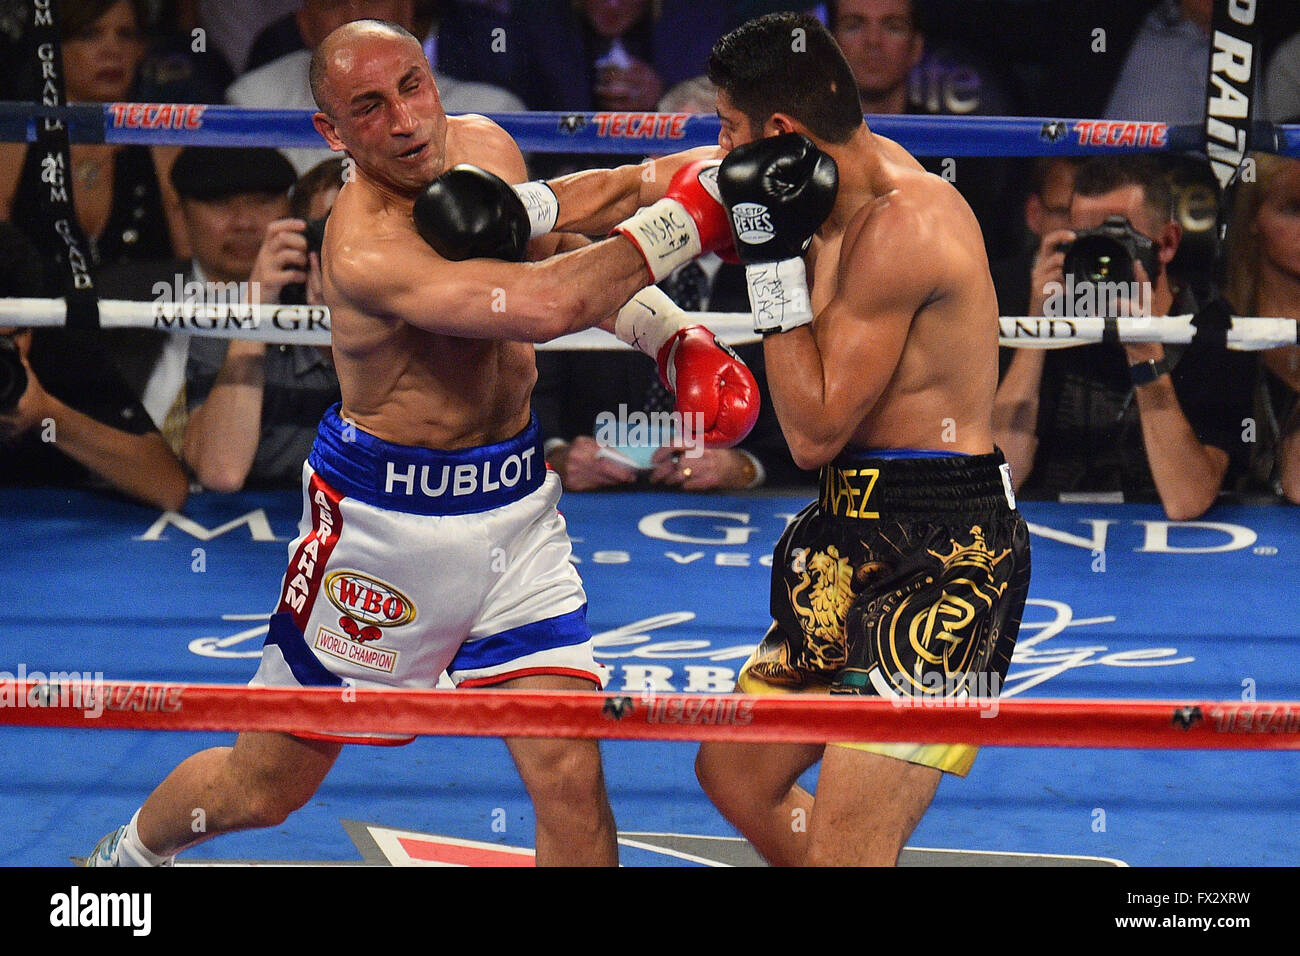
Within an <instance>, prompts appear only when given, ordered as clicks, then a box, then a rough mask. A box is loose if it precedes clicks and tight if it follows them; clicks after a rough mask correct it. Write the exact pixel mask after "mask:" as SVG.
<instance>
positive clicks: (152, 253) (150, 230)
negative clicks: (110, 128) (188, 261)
mask: <svg viewBox="0 0 1300 956" xmlns="http://www.w3.org/2000/svg"><path fill="white" fill-rule="evenodd" d="M142 20H143V15H142V7H141V5H140V0H66V2H61V3H60V4H59V28H60V31H61V45H62V50H63V71H64V79H65V84H66V90H67V98H68V101H69V102H70V103H107V102H112V101H117V100H126V99H129V98H130V97H129V95H128V94H129V92H130V90H131V89H132V86H133V84H134V83H135V81H136V77H137V74H138V72H139V68H140V63H141V61H142V60H143V58H144V55H145V44H144V42H143V40H142V38H141V30H140V24H141V22H142ZM175 155H176V150H175V149H172V148H169V147H149V146H139V145H136V146H124V145H121V144H109V143H103V144H91V143H82V144H74V145H73V146H72V147H71V149H70V156H71V160H72V169H71V170H70V171H68V175H67V179H68V181H70V182H71V184H72V199H73V201H74V203H75V204H76V209H77V219H78V221H79V222H80V224H81V227H82V229H83V230H84V232H85V234H86V237H87V238H88V239H89V244H90V254H91V260H92V265H93V266H100V265H105V264H108V263H113V262H118V261H122V260H142V259H144V260H147V259H162V258H166V257H168V256H171V255H174V254H176V253H177V252H179V253H181V254H184V252H185V251H187V248H186V244H185V238H184V229H183V226H182V225H181V222H180V219H179V211H178V206H177V203H176V198H175V194H174V193H172V192H171V191H170V187H169V186H168V185H167V171H168V170H169V169H170V166H171V163H172V161H174V159H175ZM40 161H41V156H40V155H39V153H38V151H37V149H36V148H35V147H34V146H28V145H27V144H26V143H3V144H0V220H9V221H11V222H13V223H14V224H16V225H17V226H18V227H19V228H20V229H22V230H23V232H25V233H26V234H27V236H28V237H29V238H30V239H31V240H32V241H33V242H34V243H35V244H36V247H37V249H38V250H39V251H40V253H41V258H42V260H43V261H44V262H45V263H46V266H47V275H46V279H45V285H44V288H45V291H46V294H57V293H58V292H60V291H61V287H62V281H61V277H62V275H63V273H64V272H65V271H66V266H65V265H64V263H65V261H66V256H67V254H66V245H65V243H64V242H63V239H62V238H61V237H60V236H59V235H57V234H56V233H55V231H54V229H53V228H52V226H51V225H48V224H46V223H44V220H43V216H42V213H41V208H40V199H39V196H40V187H41V169H40Z"/></svg>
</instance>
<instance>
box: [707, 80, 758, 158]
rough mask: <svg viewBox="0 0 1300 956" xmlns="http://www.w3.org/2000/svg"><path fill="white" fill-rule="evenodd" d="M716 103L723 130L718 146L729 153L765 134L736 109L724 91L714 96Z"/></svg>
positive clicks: (720, 132) (719, 132)
mask: <svg viewBox="0 0 1300 956" xmlns="http://www.w3.org/2000/svg"><path fill="white" fill-rule="evenodd" d="M714 103H715V105H716V106H717V111H718V119H719V120H720V121H721V122H722V129H720V130H719V131H718V145H719V146H721V147H722V148H723V149H725V150H726V151H727V152H731V151H732V150H733V149H735V148H736V147H737V146H744V145H745V144H746V143H752V142H753V141H754V140H756V139H758V138H759V137H760V136H761V135H762V134H763V131H762V130H761V129H756V128H755V127H754V124H753V122H752V121H751V120H750V118H749V117H748V116H746V115H745V114H744V113H742V112H741V111H740V110H738V109H736V107H735V106H734V105H733V104H732V102H731V100H730V99H729V98H728V97H727V94H726V93H725V92H724V91H723V90H718V92H717V94H716V95H715V96H714Z"/></svg>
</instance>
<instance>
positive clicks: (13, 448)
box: [0, 329, 156, 487]
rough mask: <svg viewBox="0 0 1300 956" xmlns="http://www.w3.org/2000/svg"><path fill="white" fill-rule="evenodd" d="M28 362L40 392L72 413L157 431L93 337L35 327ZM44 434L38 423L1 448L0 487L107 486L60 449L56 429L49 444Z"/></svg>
mask: <svg viewBox="0 0 1300 956" xmlns="http://www.w3.org/2000/svg"><path fill="white" fill-rule="evenodd" d="M27 361H28V363H29V364H30V365H31V367H32V371H33V372H34V373H35V374H36V377H37V378H38V379H39V380H40V382H41V385H42V386H43V387H44V388H45V391H47V392H48V393H49V394H50V395H52V396H53V397H54V398H57V399H58V400H59V401H61V402H63V403H64V404H65V405H67V406H68V407H70V408H72V409H74V410H75V411H78V412H81V413H82V414H84V415H87V416H89V417H90V418H93V419H94V420H95V421H97V422H100V423H102V424H104V425H107V426H109V427H110V428H115V429H117V430H118V431H122V432H126V433H127V434H130V435H145V434H148V433H149V432H152V431H156V429H155V428H154V424H153V422H152V421H151V420H150V418H149V413H148V412H146V411H145V410H144V406H142V405H141V404H140V402H139V401H138V400H137V399H136V397H135V396H134V395H133V394H132V393H131V390H130V389H129V388H128V387H127V385H126V383H125V382H123V381H122V378H121V376H120V375H119V374H118V372H117V369H116V367H115V366H114V365H113V362H112V360H111V359H110V358H109V356H108V353H107V351H106V350H105V349H104V346H103V345H102V343H100V342H99V341H98V340H97V337H96V336H95V335H93V334H91V333H80V332H69V331H66V330H63V329H37V330H36V331H34V332H33V333H32V345H31V350H30V351H29V352H28V356H27ZM45 432H47V429H46V428H45V427H43V426H42V425H41V424H39V423H38V424H37V425H36V427H35V428H33V429H31V430H30V431H28V432H27V433H26V434H24V435H21V436H19V438H18V439H17V441H16V442H15V443H14V444H12V445H9V444H6V445H0V485H5V486H14V485H21V486H28V487H31V486H41V485H51V486H93V487H107V485H106V484H105V483H104V482H103V481H102V479H100V478H99V477H98V476H96V475H95V474H93V473H92V472H91V471H90V470H89V469H87V468H86V467H84V466H83V465H81V464H80V463H79V462H77V461H74V460H73V459H72V458H69V457H68V456H67V455H65V454H64V453H63V452H62V451H60V450H59V444H58V432H57V430H56V431H55V432H54V434H53V436H52V437H53V439H54V440H53V441H47V440H43V433H45ZM44 437H49V436H44Z"/></svg>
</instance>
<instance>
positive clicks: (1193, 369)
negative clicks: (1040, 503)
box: [1020, 308, 1258, 501]
mask: <svg viewBox="0 0 1300 956" xmlns="http://www.w3.org/2000/svg"><path fill="white" fill-rule="evenodd" d="M1174 311H1175V313H1178V312H1182V311H1184V310H1182V309H1180V308H1175V310H1174ZM1186 311H1190V310H1186ZM1165 353H1166V355H1167V357H1168V359H1169V361H1170V362H1172V363H1173V370H1172V372H1171V373H1170V374H1171V378H1172V380H1173V385H1174V391H1175V393H1176V394H1177V396H1178V404H1179V405H1180V406H1181V407H1182V410H1183V414H1184V416H1185V417H1186V418H1187V421H1188V423H1189V424H1190V425H1191V426H1192V430H1193V431H1194V432H1195V433H1196V437H1197V439H1198V440H1199V441H1200V442H1201V443H1202V444H1206V445H1213V446H1214V447H1216V448H1221V449H1223V450H1224V451H1225V452H1227V454H1228V459H1229V464H1228V475H1227V477H1226V479H1225V481H1224V486H1225V487H1229V486H1230V485H1231V484H1232V483H1233V482H1234V480H1235V478H1236V476H1237V475H1239V474H1240V472H1241V471H1242V469H1244V468H1245V467H1246V464H1247V459H1248V457H1249V446H1248V445H1247V444H1246V443H1245V442H1243V440H1242V431H1243V429H1244V428H1245V424H1244V420H1245V419H1247V418H1250V417H1251V414H1252V412H1251V409H1252V404H1251V401H1252V398H1251V396H1252V391H1253V388H1254V383H1255V376H1256V374H1257V369H1258V357H1257V356H1256V355H1254V354H1252V353H1249V352H1238V351H1233V350H1231V349H1226V348H1220V347H1216V346H1208V345H1202V344H1200V343H1192V344H1191V345H1187V346H1166V347H1165ZM1129 364H1130V363H1129V361H1128V356H1127V354H1126V353H1125V352H1124V349H1123V348H1122V347H1121V346H1118V345H1109V344H1097V345H1083V346H1076V347H1073V348H1067V349H1058V350H1053V351H1050V352H1048V353H1047V356H1046V361H1045V364H1044V368H1043V379H1042V386H1041V391H1040V406H1039V413H1038V441H1039V445H1038V454H1037V456H1036V457H1035V459H1034V469H1033V471H1032V473H1031V474H1030V476H1029V478H1028V479H1027V480H1026V482H1025V485H1024V487H1023V488H1022V489H1021V492H1020V493H1021V495H1022V496H1023V497H1026V498H1034V497H1039V498H1042V497H1049V498H1050V497H1056V496H1057V495H1059V494H1060V493H1061V492H1106V491H1120V492H1123V494H1124V499H1125V500H1126V501H1155V500H1157V499H1158V495H1157V493H1156V487H1155V479H1154V478H1153V477H1152V475H1151V467H1150V464H1149V462H1148V461H1147V455H1146V446H1145V444H1144V443H1143V439H1142V423H1141V420H1140V418H1139V414H1138V404H1137V398H1136V395H1135V394H1134V386H1133V384H1132V381H1131V380H1130V378H1129V372H1128V367H1129Z"/></svg>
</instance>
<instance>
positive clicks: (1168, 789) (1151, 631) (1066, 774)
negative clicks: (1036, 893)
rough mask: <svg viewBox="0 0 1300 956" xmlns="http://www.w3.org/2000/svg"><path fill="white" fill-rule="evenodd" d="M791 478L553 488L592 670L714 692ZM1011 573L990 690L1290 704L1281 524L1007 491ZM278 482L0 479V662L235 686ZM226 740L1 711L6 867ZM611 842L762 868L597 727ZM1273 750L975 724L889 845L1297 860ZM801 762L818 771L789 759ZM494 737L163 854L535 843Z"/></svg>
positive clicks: (57, 861)
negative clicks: (1000, 671)
mask: <svg viewBox="0 0 1300 956" xmlns="http://www.w3.org/2000/svg"><path fill="white" fill-rule="evenodd" d="M805 500H806V499H803V498H799V497H795V496H791V495H753V496H711V495H685V494H674V493H636V492H629V493H615V494H594V495H576V494H570V495H566V496H565V497H564V499H563V501H562V502H561V509H562V511H563V513H564V515H565V518H566V519H567V521H568V524H569V531H570V534H571V535H572V537H573V539H574V551H575V558H576V559H577V560H578V562H579V567H580V570H581V572H582V575H583V579H584V582H585V584H586V588H587V593H588V597H589V620H590V623H591V626H592V630H593V632H594V633H595V634H596V635H597V637H596V644H597V658H598V660H600V661H601V662H603V663H604V664H605V665H607V666H608V667H609V668H610V671H611V678H610V682H609V686H608V689H609V690H616V691H619V692H621V693H626V694H628V695H651V694H655V693H667V692H670V691H671V692H678V693H696V692H701V693H704V692H707V693H725V692H728V691H730V690H731V685H732V682H733V680H734V677H735V673H736V672H737V670H739V667H740V665H741V663H743V661H744V659H745V658H746V656H747V655H748V654H749V651H750V650H751V649H752V647H753V646H754V645H755V644H756V643H757V641H758V639H759V638H760V637H761V636H762V633H763V631H764V630H765V629H766V627H767V624H768V622H769V617H768V612H767V606H768V597H767V588H768V576H769V569H768V561H769V556H770V553H771V549H772V546H773V544H774V543H775V541H776V539H777V537H778V536H779V534H780V532H781V530H782V529H783V528H784V526H785V523H786V521H787V520H788V519H789V517H790V516H792V515H794V514H795V513H796V512H797V511H798V510H799V508H800V507H802V505H803V504H804V503H805ZM1021 507H1022V509H1023V511H1024V513H1025V516H1026V518H1027V519H1028V520H1029V522H1030V526H1031V531H1032V542H1033V582H1032V586H1031V589H1030V597H1029V604H1028V606H1027V608H1026V611H1025V621H1024V625H1023V627H1022V629H1021V633H1020V641H1019V645H1018V647H1017V651H1016V656H1015V659H1014V661H1013V664H1012V666H1011V669H1010V672H1009V674H1008V679H1007V681H1006V683H1005V685H1004V687H1003V689H1002V693H1003V696H1004V697H1016V696H1023V697H1025V698H1033V697H1039V698H1139V699H1180V698H1181V699H1202V700H1222V701H1229V700H1230V701H1238V702H1240V701H1242V700H1247V701H1249V700H1252V699H1257V700H1260V701H1266V700H1295V699H1300V666H1298V665H1297V663H1296V662H1295V660H1294V657H1293V655H1294V650H1295V648H1296V646H1297V643H1298V642H1300V617H1298V616H1297V613H1296V606H1295V598H1296V593H1297V591H1296V584H1295V582H1296V581H1297V580H1300V547H1298V546H1300V522H1297V520H1296V512H1295V511H1294V510H1293V509H1290V508H1285V507H1280V506H1279V507H1220V508H1216V509H1214V510H1213V511H1211V512H1210V514H1209V515H1207V516H1206V517H1205V518H1204V519H1203V520H1201V521H1197V522H1181V523H1179V522H1169V521H1167V520H1165V519H1164V516H1163V514H1162V513H1161V512H1160V510H1159V509H1158V508H1157V507H1155V506H1139V505H1092V504H1088V505H1083V504H1080V505H1064V504H1048V503H1038V502H1024V503H1022V504H1021ZM299 512H300V499H299V497H298V495H297V494H295V493H278V492H277V493H244V494H238V495H216V494H204V495H196V496H194V497H193V498H192V499H191V501H190V503H189V505H187V507H186V509H185V512H184V514H183V515H163V514H160V513H158V512H156V511H153V510H151V509H148V508H143V507H140V506H136V505H132V504H127V503H120V502H116V501H110V500H106V499H104V498H102V497H98V496H95V495H92V494H89V493H84V492H68V491H56V490H38V491H37V490H8V491H3V492H0V515H3V517H2V518H0V523H2V524H3V527H4V531H5V535H4V537H5V540H6V543H7V546H6V547H5V548H4V550H3V552H2V553H0V580H3V581H4V583H5V590H6V593H7V595H8V600H7V602H6V610H5V614H4V616H3V618H2V619H0V671H7V672H8V675H0V676H5V679H10V678H11V677H12V676H18V677H21V676H22V675H23V674H24V673H25V674H26V675H28V676H30V675H32V674H33V673H36V672H39V673H47V674H48V673H51V672H70V673H75V674H83V675H86V676H87V678H88V679H89V678H90V677H93V676H94V675H96V674H101V673H102V675H103V677H104V678H106V679H149V680H153V681H159V680H162V681H183V682H194V683H209V684H210V683H226V684H243V683H245V682H246V681H247V680H248V678H249V677H251V675H252V673H253V671H254V670H255V669H256V663H257V661H256V658H257V655H258V653H259V650H260V647H261V641H262V637H263V635H264V633H265V619H266V616H267V614H268V612H269V611H270V610H271V609H272V608H273V606H274V605H275V602H276V600H277V597H278V587H279V582H280V577H281V575H282V574H283V571H284V567H285V562H286V558H287V544H288V542H289V540H290V539H291V538H292V537H293V536H294V534H295V533H296V527H297V521H298V518H299ZM231 739H232V735H231V734H220V733H202V734H200V733H188V732H186V733H178V732H167V733H163V732H154V733H149V732H141V731H98V730H45V729H40V730H38V729H31V728H25V727H5V728H0V740H2V741H3V746H2V747H0V807H3V813H4V817H5V819H6V820H7V821H8V822H9V824H10V830H9V835H10V839H9V840H7V841H5V843H4V845H3V846H0V864H3V865H6V866H18V865H22V866H59V865H64V864H66V863H67V862H68V860H69V859H70V858H72V857H76V856H82V855H84V854H85V853H86V852H87V851H88V850H89V849H90V847H92V846H93V845H94V842H95V841H96V840H97V839H98V838H99V837H100V836H101V835H102V834H103V833H105V832H107V831H108V830H109V829H111V828H112V827H114V826H117V825H118V824H120V823H122V822H124V821H125V820H127V819H128V818H129V816H130V814H131V813H132V812H133V811H134V810H135V809H136V808H137V807H138V806H139V804H140V803H141V802H142V800H143V799H144V797H145V796H146V795H147V794H148V793H149V791H150V790H151V789H152V787H153V786H154V785H155V784H156V783H157V782H158V781H159V780H160V779H161V778H162V776H163V775H164V774H165V773H167V772H168V771H170V770H171V768H172V767H173V766H174V765H175V764H176V763H177V762H179V761H180V760H181V759H183V758H184V757H185V756H187V755H189V754H190V753H192V752H194V751H196V750H198V749H201V748H202V747H206V746H213V745H218V744H223V743H228V742H229V741H230V740H231ZM602 747H603V753H604V758H605V767H606V775H607V783H608V787H609V792H610V796H611V801H612V803H613V807H614V812H615V816H616V819H617V821H618V825H619V830H620V833H621V844H622V846H621V855H622V862H623V863H624V864H625V865H633V866H682V865H688V866H691V865H694V866H698V865H745V864H750V863H754V862H757V861H756V858H755V857H754V856H753V854H752V852H751V851H749V849H748V847H747V845H746V844H744V843H743V841H740V840H738V839H737V838H736V834H735V831H734V830H732V828H731V827H730V826H729V825H728V824H727V823H726V822H725V821H724V820H723V819H722V818H721V817H720V816H719V815H718V814H717V813H716V811H714V809H713V808H712V807H711V805H710V804H709V803H708V801H707V799H706V798H705V797H704V796H703V795H702V793H701V792H700V790H699V788H698V787H697V785H696V783H695V780H694V775H693V771H692V762H693V758H694V752H695V746H694V745H693V744H687V743H662V742H644V741H606V742H605V743H604V744H603V745H602ZM1298 760H1300V754H1297V753H1295V752H1293V751H1287V752H1246V751H1192V750H1101V749H1078V748H1072V747H1058V748H1044V749H1027V748H1010V747H986V748H985V749H983V750H982V751H981V753H980V755H979V757H978V758H977V760H976V762H975V767H974V769H973V770H972V772H971V774H970V776H969V777H968V778H966V779H965V780H960V779H952V778H949V779H946V780H945V781H944V783H943V784H942V785H941V786H940V788H939V792H938V795H937V797H936V799H935V802H934V805H933V807H932V809H931V811H930V812H929V814H928V815H927V816H926V817H925V818H924V819H923V820H922V822H921V824H920V827H919V828H918V829H917V831H916V833H915V834H914V835H913V838H912V840H911V843H910V845H909V850H908V851H907V852H906V853H905V855H904V858H903V861H902V862H903V863H904V864H912V865H925V864H928V863H940V864H944V865H947V864H952V863H959V864H970V865H1004V864H1033V863H1046V864H1079V865H1115V864H1117V863H1119V864H1128V865H1133V866H1218V865H1234V866H1257V865H1258V866H1263V865H1295V864H1296V863H1298V862H1300V834H1297V832H1296V830H1295V827H1294V825H1293V823H1294V820H1295V817H1296V814H1297V811H1300V794H1298V793H1297V791H1296V789H1295V787H1294V781H1295V780H1296V779H1297V769H1298V768H1297V761H1298ZM806 782H807V783H808V784H809V785H812V784H814V783H815V770H814V771H810V774H809V776H808V779H807V781H806ZM532 829H533V826H532V818H531V809H530V806H529V802H528V799H527V796H526V794H525V793H524V791H523V788H522V786H521V785H520V783H519V782H518V780H517V778H516V776H515V772H514V769H513V766H512V764H511V762H510V759H509V756H508V754H507V752H506V750H505V747H504V745H503V744H501V742H500V741H497V740H491V739H479V738H453V737H422V738H420V739H418V740H416V741H415V742H413V743H411V744H409V745H407V746H405V747H396V748H382V747H374V748H372V747H348V748H345V750H344V752H343V755H342V757H341V758H340V760H339V762H338V764H337V766H336V767H335V769H334V771H333V773H332V774H331V775H330V777H329V778H328V779H327V780H326V782H325V784H324V786H323V787H322V789H321V790H320V792H319V793H318V795H317V796H316V798H315V799H313V800H312V801H311V802H310V803H309V804H308V805H307V807H305V808H304V809H303V810H301V811H300V812H298V813H297V814H295V815H293V816H292V817H290V819H289V820H288V821H287V822H286V823H285V824H284V825H282V826H280V827H277V828H274V829H272V830H267V831H260V832H253V833H244V834H235V835H230V836H226V837H222V838H220V839H218V840H215V841H212V842H210V843H207V844H203V845H201V846H199V847H196V848H195V849H193V850H191V851H189V852H188V853H186V854H185V855H184V856H183V857H182V860H181V862H182V863H196V864H197V863H212V862H218V861H226V862H231V861H242V862H258V861H263V862H267V861H297V862H301V863H321V864H334V865H360V864H376V865H398V864H413V863H439V862H441V863H463V864H470V865H521V864H522V865H530V864H531V862H532V857H531V847H532Z"/></svg>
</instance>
